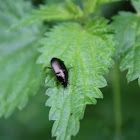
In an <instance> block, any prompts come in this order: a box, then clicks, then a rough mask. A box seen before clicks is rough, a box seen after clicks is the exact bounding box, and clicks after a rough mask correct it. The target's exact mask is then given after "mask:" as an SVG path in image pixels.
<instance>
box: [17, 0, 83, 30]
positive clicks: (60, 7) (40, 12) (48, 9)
mask: <svg viewBox="0 0 140 140" xmlns="http://www.w3.org/2000/svg"><path fill="white" fill-rule="evenodd" d="M82 14H83V13H82V11H81V9H80V8H79V7H78V6H77V5H75V4H74V3H72V2H71V1H70V0H67V3H65V2H63V3H59V4H51V5H45V6H43V5H42V6H40V8H39V9H37V10H34V12H32V13H31V14H30V15H29V16H27V17H25V18H23V20H21V21H20V22H19V23H18V24H16V25H15V27H16V26H18V27H19V26H23V25H24V26H25V25H30V24H33V23H37V22H40V21H43V20H45V21H57V20H58V21H63V20H71V19H78V18H79V17H81V16H82Z"/></svg>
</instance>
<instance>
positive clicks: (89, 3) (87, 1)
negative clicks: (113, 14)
mask: <svg viewBox="0 0 140 140" xmlns="http://www.w3.org/2000/svg"><path fill="white" fill-rule="evenodd" d="M115 1H119V0H83V5H84V13H85V14H91V13H93V12H95V11H96V9H97V7H98V6H100V5H102V4H105V3H109V2H115Z"/></svg>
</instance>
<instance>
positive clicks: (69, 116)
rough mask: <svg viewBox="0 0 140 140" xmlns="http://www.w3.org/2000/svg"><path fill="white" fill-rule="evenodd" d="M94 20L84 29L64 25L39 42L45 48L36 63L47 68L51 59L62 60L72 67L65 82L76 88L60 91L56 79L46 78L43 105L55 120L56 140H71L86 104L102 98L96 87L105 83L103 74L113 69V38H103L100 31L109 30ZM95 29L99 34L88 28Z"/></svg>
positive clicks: (78, 25)
mask: <svg viewBox="0 0 140 140" xmlns="http://www.w3.org/2000/svg"><path fill="white" fill-rule="evenodd" d="M96 20H97V19H95V20H93V21H91V22H92V26H91V23H89V25H87V27H85V28H84V27H82V26H81V25H80V24H78V23H63V24H61V25H58V26H55V27H54V28H53V29H52V30H51V31H50V32H49V33H47V34H46V35H47V37H45V38H44V39H43V40H42V44H43V45H44V47H42V48H41V49H40V52H42V55H41V56H40V57H39V59H38V63H42V64H43V66H44V67H45V66H50V60H51V59H52V58H53V57H57V58H60V59H61V60H64V63H65V65H66V67H67V68H69V67H73V68H72V69H70V70H69V80H68V81H69V83H71V84H74V85H76V86H74V85H68V87H67V88H66V89H63V87H62V85H61V84H59V86H57V84H56V77H55V76H53V75H47V77H46V80H45V83H46V86H47V87H48V89H47V91H46V95H48V96H49V97H50V98H49V99H48V100H47V102H46V105H47V106H50V107H51V109H50V113H49V119H50V120H54V121H55V123H54V125H53V128H52V135H53V136H56V137H57V140H70V138H71V135H74V136H75V135H76V134H77V132H78V131H79V124H80V123H79V120H80V119H82V118H83V115H84V111H85V107H86V104H96V103H97V101H96V99H95V98H103V95H102V93H101V91H100V90H99V88H102V87H105V86H106V85H107V82H106V80H105V79H104V77H103V76H102V75H103V74H106V73H108V71H109V70H108V68H110V67H112V65H113V60H112V59H111V57H112V56H113V55H114V51H115V49H114V40H113V37H112V35H110V34H104V35H102V31H105V30H106V31H107V30H108V25H107V24H106V20H104V19H101V21H102V22H104V23H105V24H100V25H99V23H102V22H96ZM98 20H100V19H98ZM97 23H98V25H97ZM97 26H98V29H97V30H98V31H97V32H98V34H93V32H92V30H91V28H93V29H94V31H95V32H96V27H97ZM99 27H100V28H101V29H99ZM99 33H100V35H99ZM47 72H49V70H47ZM50 72H51V70H50Z"/></svg>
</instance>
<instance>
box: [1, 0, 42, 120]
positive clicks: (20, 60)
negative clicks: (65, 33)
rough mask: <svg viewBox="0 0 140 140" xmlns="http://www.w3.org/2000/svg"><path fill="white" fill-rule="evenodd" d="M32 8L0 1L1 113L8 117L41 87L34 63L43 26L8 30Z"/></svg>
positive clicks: (19, 1) (9, 1) (8, 1)
mask: <svg viewBox="0 0 140 140" xmlns="http://www.w3.org/2000/svg"><path fill="white" fill-rule="evenodd" d="M31 9H32V6H31V5H30V3H28V2H24V1H22V0H12V1H11V0H6V1H5V0H4V1H1V3H0V116H2V115H4V116H5V117H7V116H9V115H10V114H11V113H12V112H13V110H14V109H15V108H17V107H18V108H19V109H21V108H23V107H24V106H25V104H26V102H27V100H28V98H29V96H30V95H33V94H35V93H36V92H37V90H38V88H39V86H40V80H41V70H40V66H39V65H37V64H35V63H36V59H37V57H38V53H37V51H36V47H37V40H38V39H39V38H40V35H42V26H41V25H36V26H33V27H30V28H20V29H19V30H16V31H10V32H7V30H8V28H9V27H10V26H11V25H12V24H14V23H17V22H18V21H19V20H20V19H21V18H22V17H23V16H24V15H26V13H29V12H30V11H31Z"/></svg>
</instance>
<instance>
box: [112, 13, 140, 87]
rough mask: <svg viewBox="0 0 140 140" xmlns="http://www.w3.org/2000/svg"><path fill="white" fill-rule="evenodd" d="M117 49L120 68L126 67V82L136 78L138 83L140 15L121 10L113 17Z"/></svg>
mask: <svg viewBox="0 0 140 140" xmlns="http://www.w3.org/2000/svg"><path fill="white" fill-rule="evenodd" d="M112 25H113V26H114V28H115V29H116V32H117V34H116V39H117V41H118V45H117V47H116V48H117V51H118V54H119V56H120V58H121V62H120V69H121V71H124V70H126V69H128V73H127V75H126V77H127V80H128V82H130V81H133V80H135V79H137V78H138V83H139V85H140V17H139V15H137V14H133V13H129V12H121V13H120V14H119V15H118V16H115V17H114V22H113V24H112Z"/></svg>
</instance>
